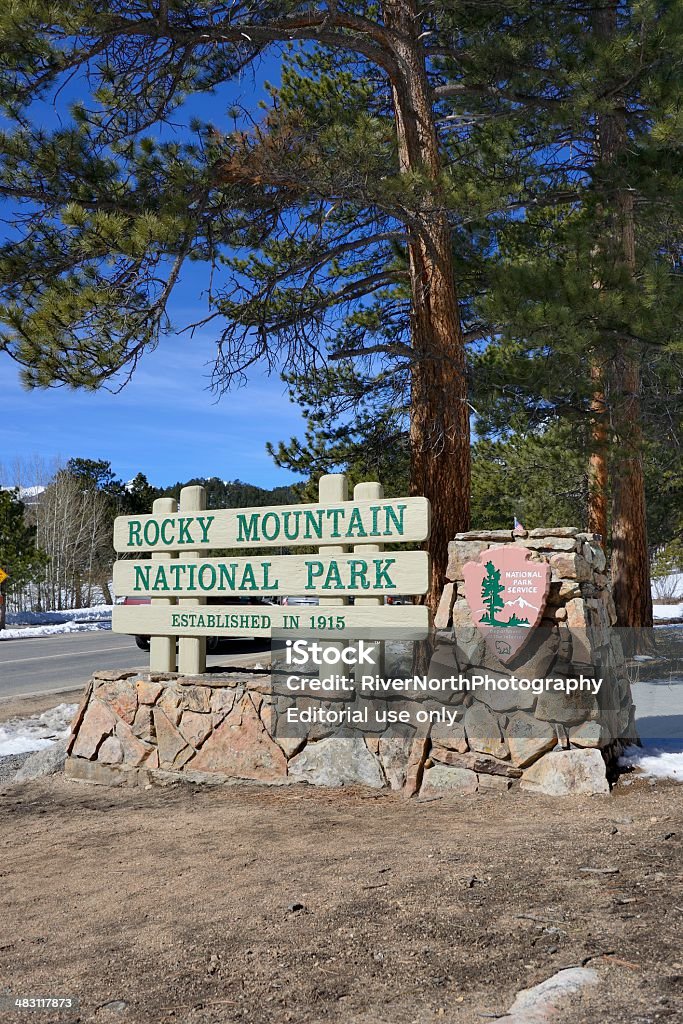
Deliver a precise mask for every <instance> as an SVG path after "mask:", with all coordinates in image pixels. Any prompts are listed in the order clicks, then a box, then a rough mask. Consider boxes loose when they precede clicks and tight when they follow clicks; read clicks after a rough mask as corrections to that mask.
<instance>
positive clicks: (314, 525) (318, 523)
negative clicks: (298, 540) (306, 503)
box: [304, 508, 323, 540]
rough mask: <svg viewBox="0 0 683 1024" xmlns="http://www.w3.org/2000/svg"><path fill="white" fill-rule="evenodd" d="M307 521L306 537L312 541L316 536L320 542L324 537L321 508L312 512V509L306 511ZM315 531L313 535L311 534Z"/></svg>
mask: <svg viewBox="0 0 683 1024" xmlns="http://www.w3.org/2000/svg"><path fill="white" fill-rule="evenodd" d="M304 516H305V519H306V532H305V534H304V536H305V537H306V540H310V539H311V538H312V536H313V534H315V536H316V537H317V538H318V540H322V536H323V510H322V509H321V508H319V509H317V510H316V511H314V512H312V511H311V510H310V509H306V510H305V511H304ZM311 531H313V533H311Z"/></svg>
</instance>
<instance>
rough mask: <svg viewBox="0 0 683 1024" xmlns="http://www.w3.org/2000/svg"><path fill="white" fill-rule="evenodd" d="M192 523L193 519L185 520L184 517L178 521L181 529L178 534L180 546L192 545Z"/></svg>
mask: <svg viewBox="0 0 683 1024" xmlns="http://www.w3.org/2000/svg"><path fill="white" fill-rule="evenodd" d="M191 522H192V517H190V518H189V519H185V517H184V516H183V517H181V518H180V519H179V520H178V526H179V527H180V533H179V534H178V543H179V544H192V534H191V533H190V523H191Z"/></svg>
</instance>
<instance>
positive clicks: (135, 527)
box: [128, 519, 142, 548]
mask: <svg viewBox="0 0 683 1024" xmlns="http://www.w3.org/2000/svg"><path fill="white" fill-rule="evenodd" d="M141 527H142V523H141V522H140V520H139V519H136V520H134V521H133V522H132V523H128V547H129V548H132V547H133V538H135V544H136V546H137V547H139V548H140V547H142V538H141V536H140V529H141Z"/></svg>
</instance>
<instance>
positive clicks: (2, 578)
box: [0, 569, 9, 583]
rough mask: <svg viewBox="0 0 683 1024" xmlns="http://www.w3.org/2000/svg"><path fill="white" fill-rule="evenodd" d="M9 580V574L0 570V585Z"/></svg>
mask: <svg viewBox="0 0 683 1024" xmlns="http://www.w3.org/2000/svg"><path fill="white" fill-rule="evenodd" d="M8 579H9V573H8V572H5V570H4V569H0V583H4V582H5V580H8Z"/></svg>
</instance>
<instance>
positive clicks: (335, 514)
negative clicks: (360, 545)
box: [327, 508, 344, 537]
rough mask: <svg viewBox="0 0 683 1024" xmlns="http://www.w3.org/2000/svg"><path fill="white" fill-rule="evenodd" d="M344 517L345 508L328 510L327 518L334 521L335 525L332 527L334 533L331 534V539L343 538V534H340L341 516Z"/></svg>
mask: <svg viewBox="0 0 683 1024" xmlns="http://www.w3.org/2000/svg"><path fill="white" fill-rule="evenodd" d="M343 515H344V509H343V508H328V510H327V518H328V519H333V520H334V525H333V526H332V533H331V534H330V536H331V537H341V533H340V532H339V516H343Z"/></svg>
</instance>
